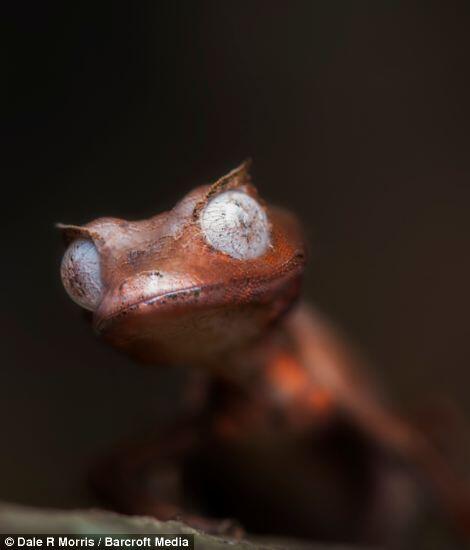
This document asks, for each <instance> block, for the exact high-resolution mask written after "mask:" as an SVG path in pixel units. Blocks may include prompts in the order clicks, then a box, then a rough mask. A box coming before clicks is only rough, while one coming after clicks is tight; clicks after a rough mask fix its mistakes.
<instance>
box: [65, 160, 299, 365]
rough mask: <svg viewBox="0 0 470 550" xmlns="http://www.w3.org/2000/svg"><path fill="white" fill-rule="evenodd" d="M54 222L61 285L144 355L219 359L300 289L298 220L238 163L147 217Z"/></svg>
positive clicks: (105, 333) (98, 323) (110, 335)
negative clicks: (60, 249)
mask: <svg viewBox="0 0 470 550" xmlns="http://www.w3.org/2000/svg"><path fill="white" fill-rule="evenodd" d="M58 227H59V228H60V229H61V231H62V232H63V234H64V237H65V240H66V243H67V249H66V251H65V254H64V256H63V259H62V264H61V276H62V282H63V284H64V287H65V289H66V291H67V293H68V294H69V295H70V297H71V298H72V300H74V301H75V302H76V303H77V304H78V305H80V306H81V307H83V308H85V309H88V310H90V311H91V312H92V316H93V325H94V327H95V329H96V331H97V332H98V333H99V334H100V335H102V337H103V338H105V339H106V340H107V341H108V342H110V343H111V344H112V345H114V346H115V347H117V348H119V349H123V350H124V351H126V352H127V353H129V354H131V355H132V356H134V357H136V358H137V359H140V360H142V361H145V362H170V363H180V362H192V363H212V362H215V361H220V359H221V357H222V356H223V355H224V354H227V353H229V352H230V351H232V350H234V349H239V348H240V347H243V346H246V345H248V344H249V343H250V342H252V341H253V340H254V339H256V338H257V337H258V336H259V335H260V334H262V333H263V331H264V330H265V329H266V328H267V327H268V326H269V325H270V324H272V323H273V322H274V321H275V320H276V319H278V318H279V317H280V316H281V315H282V313H283V312H285V311H286V309H287V308H288V307H289V306H290V304H291V303H292V302H293V301H294V300H295V298H296V296H297V294H298V292H299V288H300V279H301V274H302V271H303V266H304V259H305V250H304V243H303V239H302V236H301V233H300V230H299V226H298V224H297V222H296V220H295V218H294V217H293V216H292V215H291V214H289V213H287V212H285V211H283V210H281V209H278V208H274V207H271V206H268V205H267V204H266V203H265V202H264V201H263V200H262V199H261V198H260V197H259V195H258V193H257V191H256V189H255V188H254V187H253V185H252V184H251V180H250V175H249V172H248V164H247V163H244V164H242V165H241V166H239V167H238V168H236V169H235V170H233V171H232V172H230V173H229V174H227V175H226V176H224V177H223V178H221V179H219V180H218V181H216V182H215V183H213V184H212V185H205V186H200V187H197V188H196V189H194V190H193V191H192V192H191V193H189V194H188V195H186V196H185V197H184V198H183V199H182V200H181V201H180V202H178V203H177V204H176V206H175V207H174V208H173V209H172V210H170V211H168V212H164V213H161V214H157V215H156V216H154V217H152V218H150V219H146V220H142V221H136V222H130V221H125V220H121V219H116V218H99V219H97V220H94V221H92V222H91V223H88V224H86V225H84V226H74V225H62V224H59V226H58Z"/></svg>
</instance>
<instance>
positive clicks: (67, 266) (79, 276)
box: [60, 239, 103, 311]
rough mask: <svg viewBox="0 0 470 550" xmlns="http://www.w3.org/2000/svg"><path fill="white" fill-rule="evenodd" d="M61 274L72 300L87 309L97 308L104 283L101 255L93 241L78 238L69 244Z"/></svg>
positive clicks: (63, 259)
mask: <svg viewBox="0 0 470 550" xmlns="http://www.w3.org/2000/svg"><path fill="white" fill-rule="evenodd" d="M60 274H61V277H62V283H63V285H64V287H65V290H66V291H67V293H68V295H69V296H70V297H71V298H72V300H73V301H74V302H76V303H77V304H78V305H79V306H82V307H84V308H85V309H89V310H91V311H93V310H95V309H96V307H97V305H98V304H99V302H100V299H101V294H102V289H103V285H102V282H101V268H100V257H99V254H98V250H97V249H96V246H95V245H94V244H93V242H92V241H90V240H87V239H77V240H75V241H73V242H72V243H71V244H70V245H69V247H68V248H67V250H66V251H65V254H64V257H63V258H62V264H61V266H60Z"/></svg>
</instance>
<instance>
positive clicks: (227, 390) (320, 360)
mask: <svg viewBox="0 0 470 550" xmlns="http://www.w3.org/2000/svg"><path fill="white" fill-rule="evenodd" d="M60 228H61V230H62V231H63V233H64V235H65V238H66V241H67V243H68V248H67V251H66V253H65V255H64V258H63V261H62V268H61V273H62V280H63V283H64V286H65V288H66V290H67V292H68V293H69V295H70V296H71V298H72V299H73V300H75V301H76V302H77V303H78V304H79V305H81V306H82V307H84V308H85V309H88V310H90V311H91V312H92V317H93V325H94V328H95V329H96V331H97V332H98V333H99V334H100V336H101V337H102V338H104V339H105V340H106V341H107V342H109V343H110V344H111V345H112V346H114V347H116V348H119V349H121V350H123V351H124V352H126V353H128V354H130V355H131V356H132V357H134V358H135V359H137V360H139V361H142V362H145V363H152V364H185V365H188V366H190V367H191V368H192V371H193V372H199V373H206V374H207V376H206V378H207V379H210V380H211V382H210V384H209V383H208V384H207V388H209V389H208V390H207V392H206V393H205V394H204V395H205V396H206V399H207V406H205V407H199V409H198V412H197V414H196V413H194V415H190V416H191V417H190V418H189V420H188V423H187V425H186V426H182V427H180V428H178V429H175V430H172V434H171V437H169V436H168V434H166V435H165V436H162V438H161V440H160V441H159V442H151V443H149V444H148V445H147V446H145V445H144V446H140V447H139V448H136V449H135V452H134V454H132V452H127V453H126V454H125V455H124V456H125V458H121V459H116V460H115V461H114V462H112V463H109V464H108V466H107V468H108V474H109V475H108V476H103V475H102V474H101V475H100V477H99V483H98V484H99V485H100V487H101V489H102V491H104V492H106V493H107V496H108V497H112V499H113V502H114V505H115V506H116V507H118V508H119V509H121V510H123V511H125V512H128V513H139V514H149V513H150V514H153V515H155V516H158V517H160V518H161V519H167V518H169V517H173V516H175V515H177V514H183V515H184V518H185V519H186V520H187V521H189V522H190V523H191V522H192V523H194V524H198V525H202V526H203V528H206V529H208V530H218V529H220V528H224V527H226V524H225V523H224V522H222V521H221V520H220V521H219V520H204V519H203V517H202V516H203V515H209V516H210V515H211V514H217V515H219V516H225V515H226V516H230V517H234V518H236V519H237V520H239V521H240V522H241V524H242V525H244V526H246V527H247V528H248V529H251V530H256V531H260V532H263V531H264V532H278V533H283V534H291V535H292V534H294V535H300V536H320V537H330V538H338V537H339V538H344V537H346V538H351V539H352V538H356V539H360V538H363V539H364V538H365V539H367V538H369V539H372V538H374V537H375V539H376V540H379V539H382V540H383V538H386V537H387V536H389V535H390V533H393V532H395V531H397V530H399V529H401V528H402V527H403V525H404V524H405V523H406V520H407V518H408V516H409V515H410V513H411V511H412V509H413V506H414V504H413V503H414V502H415V496H416V495H415V493H416V484H415V483H413V482H412V481H411V479H412V478H416V479H421V481H422V482H423V485H426V484H427V486H428V488H429V490H430V493H431V494H433V495H434V496H435V498H436V501H438V502H440V503H441V505H442V509H443V510H444V511H445V512H446V514H448V516H450V517H452V518H453V519H454V520H456V523H457V524H458V525H459V526H460V527H462V528H464V529H467V528H468V527H469V524H468V518H467V511H468V492H467V489H466V488H464V487H463V486H462V484H461V483H460V482H459V480H458V479H457V478H456V477H454V474H453V473H452V471H451V469H450V468H449V467H447V465H446V462H445V461H444V460H443V459H442V458H441V456H440V455H439V453H438V452H437V451H436V450H435V449H434V448H433V446H432V445H431V444H430V443H429V442H428V441H427V440H426V438H425V437H424V436H423V435H422V434H421V433H419V432H418V431H416V430H414V429H413V428H412V427H411V426H410V425H409V424H407V423H406V422H404V421H403V420H401V419H400V418H399V417H398V416H397V415H395V414H392V413H391V412H390V410H389V409H388V408H387V407H385V405H383V403H382V402H381V400H379V398H378V397H377V392H376V390H375V388H374V387H372V385H371V384H370V383H369V381H368V378H367V377H366V376H365V375H364V374H363V367H362V365H361V362H360V361H359V360H358V359H356V356H355V355H354V353H352V352H351V350H350V349H348V347H347V346H346V344H345V343H344V341H343V340H342V339H341V338H340V337H339V336H338V335H337V334H336V332H335V331H334V330H333V329H332V328H331V327H330V326H329V325H328V323H327V322H326V321H324V320H323V319H322V318H321V316H320V315H319V314H318V313H316V312H315V311H314V310H312V309H309V308H308V307H307V306H306V305H304V304H298V302H297V298H298V295H299V291H300V287H301V278H302V273H303V271H304V266H305V261H306V251H305V243H304V240H303V237H302V233H301V230H300V227H299V224H298V222H297V220H296V218H295V217H294V216H293V215H292V214H290V213H288V212H285V211H284V210H281V209H278V208H275V207H272V206H268V205H267V204H266V203H265V202H264V201H263V200H262V199H261V198H260V197H259V195H258V193H257V191H256V189H255V188H254V187H253V185H252V183H251V180H250V176H249V172H248V165H247V164H246V163H245V164H243V165H241V166H240V167H239V168H237V169H235V170H233V171H232V172H230V173H229V174H228V175H226V176H225V177H223V178H221V179H220V180H218V181H217V182H215V183H214V184H212V185H206V186H201V187H197V188H196V189H194V190H193V191H192V192H191V193H189V194H188V195H187V196H186V197H184V198H183V200H181V201H180V202H179V203H178V204H177V205H176V206H175V207H174V208H173V209H172V210H171V211H169V212H165V213H162V214H158V215H156V216H154V217H152V218H150V219H147V220H143V221H138V222H129V221H125V220H121V219H115V218H100V219H97V220H95V221H93V222H91V223H88V224H86V225H84V226H73V225H60ZM198 380H201V376H199V377H198ZM190 383H191V382H190ZM197 387H199V386H197ZM158 472H160V473H158ZM103 480H105V481H103ZM184 509H186V512H184V511H183V510H184ZM196 514H199V515H196ZM338 533H339V534H338Z"/></svg>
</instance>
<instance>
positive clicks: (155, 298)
mask: <svg viewBox="0 0 470 550" xmlns="http://www.w3.org/2000/svg"><path fill="white" fill-rule="evenodd" d="M299 259H300V258H292V259H291V260H292V261H291V262H287V263H286V264H284V265H283V266H282V269H279V270H276V271H275V272H273V273H271V274H270V275H269V276H263V277H252V278H250V279H249V280H247V279H243V278H242V279H238V278H237V279H232V280H230V281H226V282H223V283H222V282H219V283H212V284H206V285H201V284H188V283H190V281H188V278H187V277H186V280H182V277H178V278H175V276H174V275H172V276H169V274H165V276H166V277H167V281H166V283H162V284H161V288H159V289H157V288H155V287H149V286H147V287H145V291H143V290H142V287H141V285H140V283H139V281H141V279H142V277H141V276H139V277H138V278H136V279H132V280H129V281H125V282H124V283H123V284H121V285H120V286H119V287H118V289H116V290H115V291H113V292H112V293H111V294H110V295H108V296H106V297H105V299H104V300H103V302H102V304H101V305H100V307H99V309H98V310H97V311H96V312H95V322H94V326H95V330H96V331H97V332H99V333H103V332H106V331H107V330H108V329H111V328H112V327H115V326H117V325H119V324H121V322H124V321H125V320H127V319H129V320H130V319H134V318H136V317H142V318H147V319H148V318H149V317H152V318H156V317H162V318H168V317H171V316H175V315H176V316H178V317H181V316H184V315H185V314H188V313H191V312H197V311H201V310H204V309H213V308H217V307H219V308H220V307H222V306H228V305H229V306H231V307H232V308H237V307H241V306H248V305H250V304H252V305H257V304H258V305H261V304H264V305H266V306H268V305H269V304H270V303H271V302H272V301H273V300H275V299H276V296H278V295H279V294H280V295H281V296H282V292H281V293H280V289H282V288H283V287H284V288H288V287H290V286H291V284H292V282H293V281H298V280H299V278H300V275H301V273H302V262H301V261H300V262H299ZM145 276H146V277H148V276H149V274H148V273H147V274H145ZM159 277H161V278H162V279H163V277H164V276H162V274H159ZM176 281H177V282H178V283H181V284H180V286H179V288H178V287H177V286H176V284H175V282H176ZM184 283H186V284H184Z"/></svg>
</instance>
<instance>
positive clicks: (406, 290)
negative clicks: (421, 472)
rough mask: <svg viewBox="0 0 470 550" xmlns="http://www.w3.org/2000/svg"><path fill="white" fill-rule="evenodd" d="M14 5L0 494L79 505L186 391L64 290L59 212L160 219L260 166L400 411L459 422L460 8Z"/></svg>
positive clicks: (462, 349)
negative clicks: (90, 318)
mask: <svg viewBox="0 0 470 550" xmlns="http://www.w3.org/2000/svg"><path fill="white" fill-rule="evenodd" d="M1 11H2V17H1V29H2V33H1V34H2V38H3V40H4V47H3V48H2V51H1V64H2V85H1V86H0V95H1V102H0V106H1V107H0V108H1V110H2V114H3V116H2V119H3V120H2V124H1V133H2V145H1V147H2V153H3V155H2V156H3V157H4V159H3V161H2V165H1V166H2V195H3V201H2V202H3V204H4V208H3V214H2V262H1V265H2V308H1V335H2V348H1V349H2V360H1V369H0V385H1V390H2V396H1V401H0V423H1V425H0V433H1V434H2V446H1V447H2V450H1V453H0V498H1V499H9V500H12V501H17V502H24V503H31V504H36V505H54V506H76V505H84V504H87V503H89V502H90V501H91V500H90V499H91V497H90V495H89V494H88V492H87V489H86V485H85V484H84V477H85V474H86V472H87V470H88V468H89V466H90V465H91V464H92V463H93V462H94V460H95V459H96V457H97V456H100V455H101V454H102V453H103V452H105V451H106V450H109V448H110V447H111V446H112V444H113V443H114V442H116V441H118V440H119V439H120V438H122V437H125V436H128V435H130V434H132V433H136V432H140V431H145V430H148V429H150V428H151V427H152V426H153V424H154V422H155V419H156V418H157V417H162V416H165V417H166V416H168V415H169V411H170V409H171V407H172V402H173V400H174V398H175V396H177V395H178V390H179V383H178V381H174V380H173V377H172V373H171V372H169V371H165V370H160V369H151V368H138V367H136V366H135V365H133V364H132V363H131V361H130V360H128V359H126V358H124V357H121V356H119V355H117V354H116V353H114V352H113V351H112V350H110V349H107V348H106V347H105V346H103V345H102V344H101V343H100V342H98V341H97V340H96V339H95V337H94V335H93V334H92V332H91V330H90V327H89V326H87V324H86V323H85V322H83V319H82V315H81V314H80V311H79V309H78V308H77V307H76V306H74V305H73V304H72V302H71V301H70V300H69V299H68V298H67V296H66V295H65V292H64V291H63V289H62V287H61V284H60V281H59V274H58V268H59V262H60V256H61V251H62V246H61V242H60V238H59V235H58V234H57V231H56V230H55V229H54V226H53V225H54V223H55V222H58V221H62V222H69V223H83V222H86V221H89V220H91V219H93V218H94V217H97V216H101V215H111V216H121V217H125V218H129V219H139V218H142V217H145V216H149V215H152V214H154V213H157V212H160V211H161V210H163V209H166V208H168V207H171V205H172V204H173V203H174V202H175V201H176V200H177V199H178V198H180V197H181V196H182V195H183V194H184V193H186V192H187V191H189V190H190V189H191V188H192V187H193V186H195V185H198V184H201V183H206V182H209V181H211V180H213V179H215V178H217V177H219V176H221V175H222V174H224V173H225V172H226V171H228V170H229V169H230V168H232V167H234V166H235V165H236V164H237V163H239V162H240V161H241V160H242V159H244V158H245V157H247V156H251V157H253V159H254V168H253V170H254V178H255V183H256V184H257V186H258V187H259V189H260V191H261V193H262V195H263V196H264V197H265V198H267V199H269V200H271V201H273V202H276V203H279V204H282V205H284V206H286V207H288V208H290V209H292V210H294V211H295V212H297V213H298V215H299V216H300V217H301V218H302V219H303V220H304V223H305V227H306V232H307V235H308V238H309V241H310V244H311V262H310V266H309V270H308V274H307V277H306V285H305V286H306V288H305V294H306V295H307V296H308V298H309V299H310V300H312V301H314V302H315V303H316V304H317V305H318V306H319V307H320V308H321V309H322V310H323V311H324V312H325V313H327V314H328V315H329V316H330V317H331V318H332V319H333V320H335V321H336V322H337V323H338V324H339V326H341V327H342V328H343V329H344V330H345V331H346V332H347V333H348V334H349V335H350V337H351V339H352V340H353V341H355V342H356V343H357V344H358V345H359V347H360V348H361V349H363V350H364V351H365V353H366V355H367V356H368V357H369V359H370V360H371V362H372V363H373V364H375V365H376V370H377V372H378V373H379V377H380V378H381V380H382V383H383V385H384V387H385V388H386V389H387V391H388V393H389V395H390V396H391V397H392V398H393V399H394V401H395V402H396V403H397V405H399V406H402V407H404V409H408V408H412V407H413V406H415V405H417V404H419V402H420V401H421V400H427V399H428V397H429V396H437V397H439V396H447V398H448V399H450V400H452V401H454V402H456V403H457V404H458V405H459V406H460V407H461V408H462V410H466V412H467V414H468V413H470V406H469V404H468V403H467V401H468V400H467V392H468V386H469V382H470V375H469V366H470V350H469V345H468V343H469V339H470V338H469V337H470V327H469V325H470V324H469V321H468V309H469V306H470V293H469V292H468V281H469V280H470V258H469V254H468V249H469V245H470V216H469V212H470V184H469V182H470V156H469V142H470V140H469V127H470V103H469V92H470V81H469V54H470V35H469V33H468V28H469V24H470V17H469V5H468V4H465V3H464V2H462V3H456V2H440V3H432V2H427V3H421V4H417V3H414V2H403V3H399V2H387V1H383V0H382V1H380V2H377V1H374V0H372V1H370V2H362V1H356V2H349V1H331V0H330V1H323V2H313V1H291V2H274V1H271V2H268V1H253V0H252V1H242V2H235V1H226V2H216V1H213V2H208V1H207V2H206V1H198V2H196V1H192V2H181V1H179V2H172V1H168V2H133V3H128V4H125V3H121V2H113V3H106V2H95V3H93V4H86V3H70V2H63V3H58V4H57V5H52V4H50V5H48V4H47V3H44V2H31V3H22V2H18V3H9V5H5V6H3V7H2V8H1ZM162 388H165V391H164V392H162V391H161V389H162ZM469 418H470V416H469Z"/></svg>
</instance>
